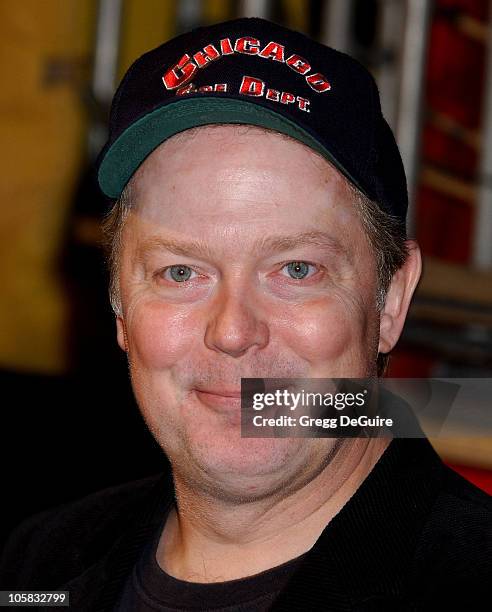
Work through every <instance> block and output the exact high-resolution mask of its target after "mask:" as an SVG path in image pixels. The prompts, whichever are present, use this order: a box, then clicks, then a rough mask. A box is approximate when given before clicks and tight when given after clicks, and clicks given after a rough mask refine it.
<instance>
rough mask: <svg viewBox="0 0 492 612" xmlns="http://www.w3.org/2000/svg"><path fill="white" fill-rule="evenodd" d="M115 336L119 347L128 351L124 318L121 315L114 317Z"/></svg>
mask: <svg viewBox="0 0 492 612" xmlns="http://www.w3.org/2000/svg"><path fill="white" fill-rule="evenodd" d="M116 338H117V340H118V344H119V346H120V349H121V350H122V351H125V353H128V337H127V335H126V326H125V320H124V319H123V317H122V316H121V315H118V316H117V317H116Z"/></svg>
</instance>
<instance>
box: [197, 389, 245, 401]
mask: <svg viewBox="0 0 492 612" xmlns="http://www.w3.org/2000/svg"><path fill="white" fill-rule="evenodd" d="M195 391H198V392H199V393H205V394H207V395H215V396H219V397H231V398H235V399H237V398H240V397H241V391H232V390H227V389H195Z"/></svg>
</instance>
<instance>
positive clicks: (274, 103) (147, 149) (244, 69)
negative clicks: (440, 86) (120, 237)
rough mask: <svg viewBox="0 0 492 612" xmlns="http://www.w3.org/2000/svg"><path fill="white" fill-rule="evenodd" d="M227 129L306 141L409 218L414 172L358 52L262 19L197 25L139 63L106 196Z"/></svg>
mask: <svg viewBox="0 0 492 612" xmlns="http://www.w3.org/2000/svg"><path fill="white" fill-rule="evenodd" d="M217 123H225V124H228V123H236V124H249V125H257V126H261V127H264V128H268V129H272V130H275V131H277V132H281V133H283V134H287V135H288V136H290V137H292V138H295V139H296V140H298V141H300V142H303V143H304V144H306V145H308V146H309V147H311V148H312V149H314V150H315V151H317V152H318V153H320V154H321V155H323V156H324V157H325V158H326V159H328V160H329V161H330V162H331V163H332V164H333V165H334V166H335V167H336V168H337V169H338V170H339V171H340V172H341V173H342V174H343V175H345V176H346V177H347V179H348V180H349V181H350V182H351V183H352V184H353V185H355V186H356V187H358V188H359V189H360V190H361V191H362V192H363V193H364V194H365V195H367V196H368V197H369V198H370V199H372V200H374V201H375V202H376V203H377V204H378V205H379V206H380V207H381V208H382V209H384V210H385V211H387V212H389V213H391V214H393V215H394V216H396V217H399V218H400V219H402V220H403V221H405V217H406V211H407V206H408V197H407V187H406V179H405V172H404V169H403V164H402V160H401V157H400V153H399V151H398V147H397V145H396V142H395V139H394V136H393V133H392V131H391V129H390V127H389V126H388V124H387V122H386V121H385V119H384V118H383V116H382V113H381V106H380V101H379V92H378V89H377V86H376V83H375V81H374V79H373V77H372V76H371V74H370V73H369V72H368V71H367V70H366V69H365V68H364V67H363V66H362V65H361V64H359V62H357V61H356V60H354V59H353V58H351V57H350V56H348V55H346V54H344V53H341V52H339V51H336V50H334V49H331V48H330V47H327V46H326V45H323V44H321V43H319V42H316V41H314V40H312V39H311V38H308V37H307V36H305V35H304V34H301V33H299V32H295V31H292V30H289V29H287V28H285V27H283V26H280V25H278V24H275V23H272V22H270V21H267V20H264V19H260V18H241V19H235V20H232V21H227V22H224V23H218V24H215V25H212V26H209V27H201V28H197V29H195V30H192V31H190V32H187V33H185V34H182V35H180V36H178V37H176V38H173V39H172V40H169V41H167V42H166V43H164V44H162V45H160V46H159V47H157V48H155V49H153V50H151V51H149V52H148V53H145V54H144V55H142V56H141V57H140V58H139V59H137V60H136V61H135V62H134V63H133V65H132V66H131V67H130V68H129V70H128V72H127V73H126V75H125V76H124V78H123V80H122V81H121V83H120V85H119V87H118V90H117V91H116V94H115V96H114V99H113V103H112V106H111V113H110V121H109V138H108V142H107V143H106V145H105V146H104V148H103V149H102V151H101V153H100V155H99V158H98V161H97V165H98V181H99V185H100V187H101V189H102V191H103V192H104V193H105V194H106V195H107V196H108V197H110V198H118V197H119V196H120V195H121V192H122V191H123V189H124V187H125V185H126V183H127V182H128V181H129V180H130V178H131V176H132V175H133V174H134V172H135V171H136V170H137V168H138V167H139V166H140V164H141V163H142V162H143V161H144V160H145V158H146V157H147V156H148V155H149V154H150V153H151V152H152V151H153V150H154V149H156V148H157V147H158V146H159V145H160V144H161V143H162V142H164V141H165V140H166V139H168V138H170V137H171V136H174V135H175V134H177V133H179V132H182V131H184V130H187V129H189V128H192V127H197V126H201V125H209V124H217ZM279 163H281V160H279Z"/></svg>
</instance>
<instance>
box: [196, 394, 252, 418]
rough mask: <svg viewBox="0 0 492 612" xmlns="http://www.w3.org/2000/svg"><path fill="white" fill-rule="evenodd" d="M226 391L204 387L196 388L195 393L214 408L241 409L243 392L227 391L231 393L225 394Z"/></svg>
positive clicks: (206, 404)
mask: <svg viewBox="0 0 492 612" xmlns="http://www.w3.org/2000/svg"><path fill="white" fill-rule="evenodd" d="M225 393H226V391H224V390H220V392H219V390H218V389H214V391H213V392H212V390H209V389H207V390H206V391H205V390H203V389H195V394H196V396H197V398H198V399H199V400H200V402H202V403H203V404H205V406H208V407H209V408H212V409H213V410H219V411H221V412H222V411H224V410H225V411H226V412H229V411H233V412H235V411H239V410H240V409H241V393H240V392H238V391H227V393H229V395H224V394H225Z"/></svg>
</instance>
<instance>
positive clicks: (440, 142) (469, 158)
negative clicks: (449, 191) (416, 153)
mask: <svg viewBox="0 0 492 612" xmlns="http://www.w3.org/2000/svg"><path fill="white" fill-rule="evenodd" d="M422 157H423V159H424V162H428V163H430V164H432V165H433V166H435V167H436V168H440V169H443V170H444V171H446V172H448V173H450V174H452V175H453V176H461V177H463V178H464V179H465V180H468V181H471V180H473V179H474V178H475V174H476V169H477V166H478V153H477V150H476V149H474V148H473V147H471V146H470V145H467V144H466V143H464V142H461V141H459V140H457V139H456V138H453V136H452V135H450V134H446V133H445V132H443V131H442V130H440V129H439V128H437V127H436V126H433V125H429V124H427V125H425V126H424V130H423V142H422Z"/></svg>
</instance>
